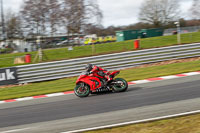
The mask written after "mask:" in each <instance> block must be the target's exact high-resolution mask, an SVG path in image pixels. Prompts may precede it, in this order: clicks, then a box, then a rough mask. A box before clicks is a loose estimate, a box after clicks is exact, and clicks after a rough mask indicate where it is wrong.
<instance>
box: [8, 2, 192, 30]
mask: <svg viewBox="0 0 200 133" xmlns="http://www.w3.org/2000/svg"><path fill="white" fill-rule="evenodd" d="M22 1H23V0H4V6H5V9H6V10H8V9H10V10H13V11H19V10H20V5H21V4H22ZM143 1H144V0H98V3H99V6H100V9H101V10H102V12H103V15H104V19H103V25H104V26H105V27H107V26H111V25H114V26H119V25H128V24H134V23H137V22H138V21H139V20H138V19H137V18H138V13H139V8H140V6H141V4H142V2H143ZM179 1H180V4H181V9H182V11H183V16H184V18H189V17H188V16H189V15H188V14H187V13H188V10H189V8H190V7H191V5H192V0H179Z"/></svg>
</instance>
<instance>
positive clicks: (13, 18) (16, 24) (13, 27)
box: [5, 11, 23, 39]
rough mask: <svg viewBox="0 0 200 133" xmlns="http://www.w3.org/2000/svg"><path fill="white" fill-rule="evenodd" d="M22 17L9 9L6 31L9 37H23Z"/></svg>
mask: <svg viewBox="0 0 200 133" xmlns="http://www.w3.org/2000/svg"><path fill="white" fill-rule="evenodd" d="M21 25H22V24H21V19H20V17H19V16H18V15H17V14H15V13H14V12H11V11H9V12H8V13H7V14H6V25H5V26H6V33H7V38H10V39H12V38H16V37H23V31H22V27H21Z"/></svg>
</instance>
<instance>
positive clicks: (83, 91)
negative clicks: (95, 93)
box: [74, 84, 90, 97]
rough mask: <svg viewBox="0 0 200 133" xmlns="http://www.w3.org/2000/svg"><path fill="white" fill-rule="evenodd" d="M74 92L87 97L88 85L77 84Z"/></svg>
mask: <svg viewBox="0 0 200 133" xmlns="http://www.w3.org/2000/svg"><path fill="white" fill-rule="evenodd" d="M74 93H75V95H76V96H78V97H87V96H88V95H89V94H90V87H89V86H87V85H81V84H77V85H76V87H75V88H74Z"/></svg>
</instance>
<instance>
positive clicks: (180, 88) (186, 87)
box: [0, 75, 200, 133]
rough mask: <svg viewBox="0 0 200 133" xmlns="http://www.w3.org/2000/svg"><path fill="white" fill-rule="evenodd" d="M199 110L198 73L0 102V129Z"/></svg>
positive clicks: (28, 131)
mask: <svg viewBox="0 0 200 133" xmlns="http://www.w3.org/2000/svg"><path fill="white" fill-rule="evenodd" d="M195 110H200V75H196V76H189V77H183V78H177V79H171V80H164V81H157V82H151V83H146V84H140V85H132V86H129V89H128V91H127V92H124V93H111V94H103V95H91V96H89V97H87V98H78V97H76V96H75V95H66V96H60V97H52V98H44V99H38V100H31V101H23V102H13V103H6V104H0V133H8V132H9V133H10V132H12V133H38V132H40V133H60V132H67V131H72V130H78V129H84V128H91V127H96V126H104V125H108V124H116V123H120V122H127V121H133V120H141V119H148V118H154V117H159V116H164V115H172V114H176V113H184V112H188V111H195Z"/></svg>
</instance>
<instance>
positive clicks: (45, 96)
mask: <svg viewBox="0 0 200 133" xmlns="http://www.w3.org/2000/svg"><path fill="white" fill-rule="evenodd" d="M199 74H200V71H196V72H189V73H182V74H177V75H169V76H162V77H155V78H149V79H144V80H137V81H130V82H128V84H129V85H135V84H144V83H149V82H155V81H162V80H167V79H175V78H181V77H187V76H193V75H199ZM70 94H74V92H73V91H67V92H60V93H53V94H47V95H40V96H33V97H25V98H18V99H10V100H3V101H0V104H4V103H11V102H19V101H27V100H33V99H40V98H48V97H56V96H63V95H70Z"/></svg>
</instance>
